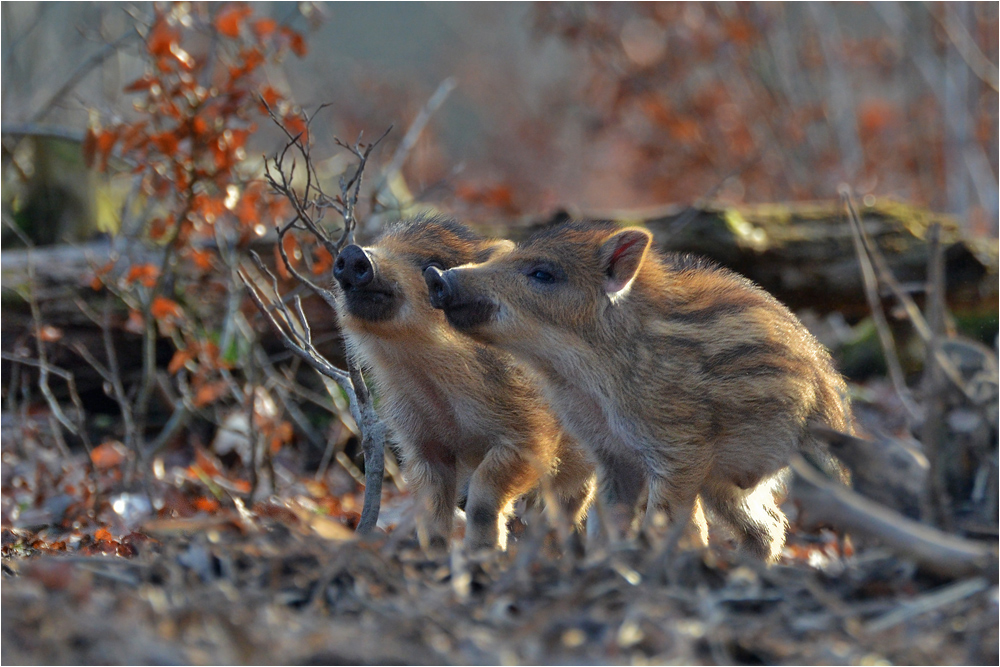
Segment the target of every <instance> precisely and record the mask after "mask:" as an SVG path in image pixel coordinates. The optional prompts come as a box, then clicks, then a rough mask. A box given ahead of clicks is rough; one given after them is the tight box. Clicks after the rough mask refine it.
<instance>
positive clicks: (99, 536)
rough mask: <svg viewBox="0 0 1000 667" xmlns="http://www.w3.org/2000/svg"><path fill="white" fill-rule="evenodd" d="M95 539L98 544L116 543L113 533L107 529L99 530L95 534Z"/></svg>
mask: <svg viewBox="0 0 1000 667" xmlns="http://www.w3.org/2000/svg"><path fill="white" fill-rule="evenodd" d="M94 539H95V540H97V541H98V542H114V541H115V538H114V537H112V536H111V531H109V530H108V529H107V528H98V529H97V532H96V533H94Z"/></svg>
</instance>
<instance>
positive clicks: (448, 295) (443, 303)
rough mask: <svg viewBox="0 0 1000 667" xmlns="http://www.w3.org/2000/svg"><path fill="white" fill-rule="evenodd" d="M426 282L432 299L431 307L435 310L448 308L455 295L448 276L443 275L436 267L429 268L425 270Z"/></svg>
mask: <svg viewBox="0 0 1000 667" xmlns="http://www.w3.org/2000/svg"><path fill="white" fill-rule="evenodd" d="M424 280H425V281H426V282H427V292H428V293H429V294H430V297H431V305H432V306H434V307H435V308H446V307H447V306H448V304H449V303H451V300H452V297H453V296H454V294H455V290H454V288H453V287H452V285H451V283H450V282H449V280H448V276H446V275H445V274H444V273H441V269H439V268H437V267H436V266H428V267H427V268H426V269H425V270H424Z"/></svg>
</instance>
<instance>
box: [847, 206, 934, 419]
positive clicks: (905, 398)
mask: <svg viewBox="0 0 1000 667" xmlns="http://www.w3.org/2000/svg"><path fill="white" fill-rule="evenodd" d="M840 197H841V200H842V201H843V202H844V205H845V207H846V210H847V214H848V215H847V218H848V221H849V224H850V225H851V231H852V233H853V238H854V250H855V252H856V253H857V256H858V264H859V265H860V267H861V277H862V280H863V284H864V288H865V298H866V299H867V300H868V307H869V308H870V309H871V311H872V321H873V322H874V323H875V328H876V330H877V331H878V336H879V340H880V341H881V343H882V350H883V352H884V353H885V362H886V366H887V367H888V368H889V377H890V378H891V379H892V384H893V387H894V388H895V389H896V394H897V395H898V396H899V399H900V401H901V402H902V404H903V407H904V408H905V409H906V412H907V414H908V415H909V417H910V419H911V420H912V421H914V422H917V421H919V420H920V407H919V406H918V405H917V404H916V402H915V401H914V400H913V396H912V394H911V393H910V389H909V387H907V386H906V378H905V377H904V375H903V368H902V366H901V365H900V363H899V355H898V354H897V353H896V342H895V341H894V340H893V337H892V331H891V330H890V329H889V323H888V322H887V321H886V318H885V312H884V311H883V309H882V300H881V298H880V297H879V293H878V281H877V279H876V277H875V269H874V268H873V267H872V262H871V259H870V258H869V256H868V253H867V252H866V251H865V246H864V241H863V239H862V235H861V221H860V218H858V215H857V211H856V210H855V209H854V202H853V201H852V199H851V194H850V191H849V190H848V189H847V188H846V187H845V188H842V189H841V191H840Z"/></svg>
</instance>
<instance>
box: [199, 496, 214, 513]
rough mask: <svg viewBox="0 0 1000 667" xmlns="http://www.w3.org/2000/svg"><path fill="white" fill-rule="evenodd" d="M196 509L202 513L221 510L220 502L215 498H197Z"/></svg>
mask: <svg viewBox="0 0 1000 667" xmlns="http://www.w3.org/2000/svg"><path fill="white" fill-rule="evenodd" d="M194 507H195V509H196V510H198V511H200V512H216V511H218V509H219V501H218V500H216V499H215V498H195V499H194Z"/></svg>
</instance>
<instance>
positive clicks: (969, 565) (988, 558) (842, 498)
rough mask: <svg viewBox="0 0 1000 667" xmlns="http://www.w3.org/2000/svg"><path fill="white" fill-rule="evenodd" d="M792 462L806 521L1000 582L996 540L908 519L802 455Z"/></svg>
mask: <svg viewBox="0 0 1000 667" xmlns="http://www.w3.org/2000/svg"><path fill="white" fill-rule="evenodd" d="M791 467H792V471H793V472H794V478H793V480H792V487H791V493H790V497H791V498H792V499H793V500H794V501H795V502H796V503H797V504H798V505H799V520H800V521H801V522H802V523H803V524H804V525H805V526H806V527H815V526H818V525H821V524H826V525H829V526H833V527H834V528H836V529H838V530H841V531H844V532H846V533H851V534H856V535H862V536H864V537H867V538H870V539H873V540H876V541H878V542H879V543H880V544H882V545H883V546H885V547H886V548H888V549H890V550H892V551H893V552H895V553H896V554H897V555H898V556H900V557H901V558H907V559H910V560H913V561H914V562H915V563H916V564H917V565H918V566H919V567H921V568H923V569H925V570H927V571H928V572H933V573H934V574H936V575H938V576H942V577H947V578H960V577H966V576H974V575H978V576H982V577H985V578H987V579H989V580H990V581H991V582H993V583H996V582H997V563H998V560H997V545H996V543H993V544H988V543H984V542H973V541H972V540H966V539H963V538H961V537H956V536H955V535H949V534H947V533H943V532H941V531H939V530H937V529H935V528H931V527H930V526H927V525H924V524H922V523H918V522H916V521H913V520H912V519H908V518H906V517H905V516H903V515H902V514H900V513H898V512H895V511H893V510H891V509H889V508H887V507H883V506H882V505H879V504H878V503H875V502H873V501H871V500H868V499H866V498H864V497H862V496H860V495H858V494H857V493H855V492H854V491H852V490H850V489H848V488H847V487H844V486H841V485H840V484H838V483H836V482H834V481H832V480H830V479H828V478H827V477H825V476H824V475H823V474H822V473H821V472H819V471H818V470H817V469H816V468H814V467H813V466H812V465H810V464H809V463H808V462H807V461H806V460H805V459H804V458H802V457H801V456H799V455H796V456H795V457H794V458H793V459H792V463H791Z"/></svg>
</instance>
